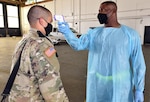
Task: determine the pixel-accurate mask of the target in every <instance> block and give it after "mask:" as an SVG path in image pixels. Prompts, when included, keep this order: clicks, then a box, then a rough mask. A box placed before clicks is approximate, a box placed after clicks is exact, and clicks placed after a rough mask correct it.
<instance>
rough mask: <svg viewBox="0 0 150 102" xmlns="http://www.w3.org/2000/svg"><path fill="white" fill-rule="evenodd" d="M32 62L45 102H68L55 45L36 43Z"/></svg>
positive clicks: (32, 50)
mask: <svg viewBox="0 0 150 102" xmlns="http://www.w3.org/2000/svg"><path fill="white" fill-rule="evenodd" d="M31 52H32V53H31V62H32V67H33V71H34V74H35V76H36V78H37V82H35V84H38V88H39V90H40V92H41V95H42V96H43V98H44V100H45V101H50V102H68V98H67V96H66V94H65V91H64V88H63V85H62V81H61V78H60V73H59V62H58V60H57V58H56V56H55V53H56V51H55V49H54V47H53V45H50V44H47V43H46V42H45V41H39V42H36V43H35V44H34V45H33V46H32V48H31Z"/></svg>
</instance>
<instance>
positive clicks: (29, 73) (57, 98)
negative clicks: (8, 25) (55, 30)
mask: <svg viewBox="0 0 150 102" xmlns="http://www.w3.org/2000/svg"><path fill="white" fill-rule="evenodd" d="M27 17H28V21H29V24H30V27H31V28H30V30H29V34H28V35H26V36H25V37H23V38H22V40H21V41H20V42H19V43H18V44H17V46H16V49H15V52H14V55H13V59H12V68H13V67H14V64H15V62H16V61H17V59H18V57H19V54H20V51H21V50H22V47H23V46H24V44H25V47H24V48H23V52H22V55H21V61H20V67H19V70H18V73H17V75H16V79H15V81H14V84H13V87H12V90H11V92H10V96H9V102H69V100H68V97H67V96H66V93H65V90H64V87H63V85H62V81H61V78H60V72H59V69H60V66H59V62H58V59H57V57H56V50H55V48H54V46H53V44H52V43H51V42H50V40H49V39H48V38H47V37H46V35H48V34H49V33H50V32H51V31H52V25H51V22H52V14H51V12H50V11H49V10H48V9H46V8H45V7H43V6H39V5H35V6H32V7H31V8H30V10H29V12H28V15H27ZM12 68H11V70H12Z"/></svg>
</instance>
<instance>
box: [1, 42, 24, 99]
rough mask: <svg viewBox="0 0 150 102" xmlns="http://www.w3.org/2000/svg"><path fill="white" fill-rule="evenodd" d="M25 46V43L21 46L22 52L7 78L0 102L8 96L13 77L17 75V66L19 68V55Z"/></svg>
mask: <svg viewBox="0 0 150 102" xmlns="http://www.w3.org/2000/svg"><path fill="white" fill-rule="evenodd" d="M25 45H26V43H25V44H24V45H23V48H22V50H21V52H20V55H19V58H18V60H17V62H16V64H15V66H14V68H13V70H12V72H11V75H10V76H9V79H8V81H7V84H6V86H5V89H4V91H3V93H2V94H1V95H2V96H3V98H2V100H1V102H3V101H4V100H5V98H6V97H7V96H8V95H9V94H10V90H11V88H12V85H13V82H14V80H15V77H16V75H17V72H18V69H19V66H20V59H21V54H22V51H23V49H24V47H25Z"/></svg>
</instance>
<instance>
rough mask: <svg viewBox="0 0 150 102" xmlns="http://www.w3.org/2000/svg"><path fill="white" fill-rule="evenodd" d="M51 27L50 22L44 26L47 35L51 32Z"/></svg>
mask: <svg viewBox="0 0 150 102" xmlns="http://www.w3.org/2000/svg"><path fill="white" fill-rule="evenodd" d="M52 29H53V26H52V24H50V23H48V25H47V27H45V32H46V36H48V34H49V33H50V32H52Z"/></svg>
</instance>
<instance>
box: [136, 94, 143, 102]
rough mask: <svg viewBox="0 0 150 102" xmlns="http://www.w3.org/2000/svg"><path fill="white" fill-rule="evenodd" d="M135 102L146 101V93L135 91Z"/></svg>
mask: <svg viewBox="0 0 150 102" xmlns="http://www.w3.org/2000/svg"><path fill="white" fill-rule="evenodd" d="M135 102H144V95H143V92H141V91H136V92H135Z"/></svg>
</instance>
